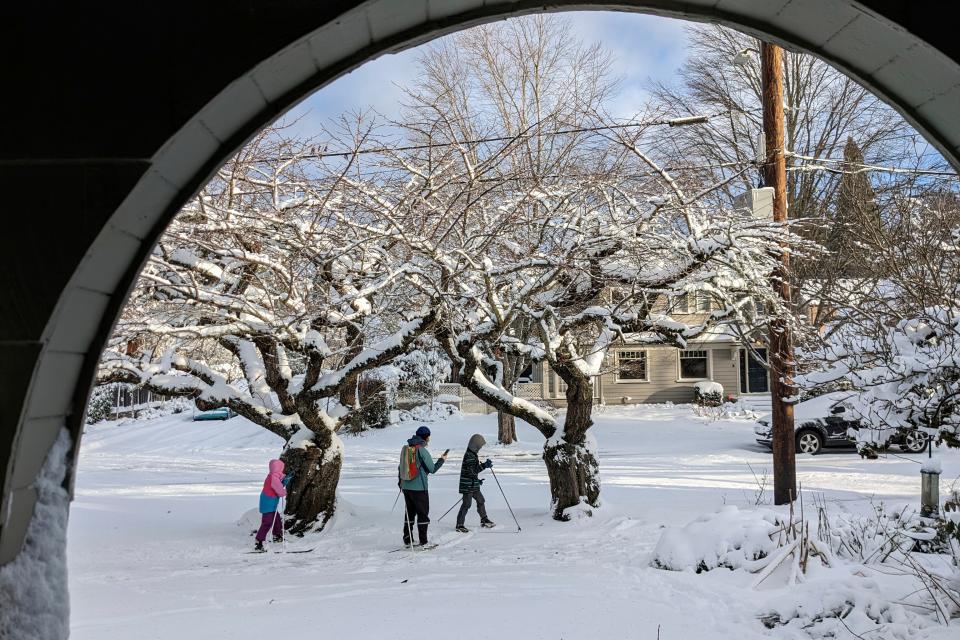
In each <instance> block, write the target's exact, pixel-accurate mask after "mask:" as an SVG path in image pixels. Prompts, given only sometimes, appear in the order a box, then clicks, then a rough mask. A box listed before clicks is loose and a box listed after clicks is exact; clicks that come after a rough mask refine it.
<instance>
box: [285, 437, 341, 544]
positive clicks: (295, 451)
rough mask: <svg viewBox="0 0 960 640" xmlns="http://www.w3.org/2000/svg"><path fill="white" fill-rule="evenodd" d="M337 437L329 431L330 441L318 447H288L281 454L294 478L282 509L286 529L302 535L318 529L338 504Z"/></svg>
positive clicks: (338, 454) (338, 464)
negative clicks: (285, 504)
mask: <svg viewBox="0 0 960 640" xmlns="http://www.w3.org/2000/svg"><path fill="white" fill-rule="evenodd" d="M342 451H343V448H342V446H341V445H340V440H339V438H337V437H336V436H335V435H333V434H331V438H330V443H329V444H328V445H327V447H326V448H323V447H321V446H320V445H319V444H318V443H317V439H316V438H315V439H314V446H308V447H305V448H300V447H290V448H289V449H287V450H286V451H284V452H283V455H282V456H281V457H280V458H281V460H283V463H284V467H285V469H286V471H287V473H291V472H292V473H293V474H294V477H293V480H292V481H291V482H290V486H288V487H287V506H286V509H285V510H284V514H285V515H286V516H287V518H286V525H285V526H286V529H287V530H288V531H289V532H290V533H293V534H296V535H303V534H304V533H306V532H307V531H313V530H316V531H320V530H322V529H323V527H324V526H325V525H326V524H327V521H328V520H330V518H331V517H332V516H333V514H334V512H335V511H336V507H337V484H338V483H339V482H340V468H341V466H342V464H343V458H342V455H341V452H342Z"/></svg>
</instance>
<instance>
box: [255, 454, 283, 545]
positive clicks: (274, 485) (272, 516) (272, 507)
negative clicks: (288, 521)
mask: <svg viewBox="0 0 960 640" xmlns="http://www.w3.org/2000/svg"><path fill="white" fill-rule="evenodd" d="M291 478H293V474H292V473H290V474H287V475H286V476H284V475H283V460H271V461H270V473H268V474H267V477H266V478H265V479H264V480H263V491H261V492H260V529H259V530H257V544H256V546H254V548H253V549H254V551H264V550H265V549H264V548H263V541H264V540H266V539H267V531H269V530H270V528H271V527H273V541H274V542H282V541H283V516H281V515H280V514H279V513H277V507H279V506H280V498H283V497H285V496H286V495H287V485H288V484H289V483H290V479H291Z"/></svg>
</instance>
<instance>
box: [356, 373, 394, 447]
mask: <svg viewBox="0 0 960 640" xmlns="http://www.w3.org/2000/svg"><path fill="white" fill-rule="evenodd" d="M399 380H400V376H399V371H398V370H397V368H396V367H393V366H390V365H387V366H384V367H378V368H376V369H372V370H370V371H365V372H364V373H363V374H362V375H361V376H360V380H359V382H358V383H357V400H358V406H357V407H356V408H355V409H354V410H353V411H352V412H351V415H350V416H348V418H347V424H348V425H349V431H351V432H353V433H359V432H360V431H365V430H366V429H382V428H384V427H386V426H387V425H389V424H390V412H391V411H393V410H394V409H395V408H396V406H397V388H398V385H399Z"/></svg>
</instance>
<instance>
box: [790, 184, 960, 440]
mask: <svg viewBox="0 0 960 640" xmlns="http://www.w3.org/2000/svg"><path fill="white" fill-rule="evenodd" d="M909 208H910V210H911V213H910V214H909V215H908V216H906V218H905V219H904V220H903V221H902V225H900V227H901V228H900V231H896V232H893V231H892V232H891V233H890V238H889V239H888V241H887V242H885V243H883V244H882V245H878V246H875V247H874V248H873V251H874V253H873V262H874V263H875V264H874V268H875V269H877V272H876V273H875V275H874V277H872V278H869V279H867V278H863V279H858V280H855V281H853V282H852V283H851V286H850V287H849V294H848V296H847V298H846V300H845V302H834V305H835V309H834V310H833V314H832V315H833V318H834V320H833V322H832V323H831V325H832V326H830V327H828V329H829V331H828V332H827V333H826V334H825V339H824V341H823V343H822V344H821V345H819V346H818V347H817V348H815V349H812V350H811V351H810V352H809V353H808V354H806V360H807V361H808V363H807V367H808V368H809V369H810V371H809V372H808V373H807V374H806V375H804V376H801V377H800V378H799V379H798V382H799V384H800V385H801V386H803V387H806V388H809V389H817V388H822V387H825V386H826V387H828V388H830V387H833V386H837V385H840V386H843V387H846V388H850V389H853V390H855V391H857V392H859V393H856V394H854V395H852V396H851V397H850V398H849V399H848V400H847V404H848V405H850V408H851V410H852V412H853V413H854V415H856V416H858V417H860V418H862V427H861V429H860V430H859V433H858V439H859V441H860V445H861V449H862V450H868V449H875V448H878V447H882V446H884V445H885V444H886V443H887V442H888V441H889V439H890V436H891V435H892V434H893V433H894V432H895V431H897V430H903V429H914V428H919V429H921V430H923V431H924V432H926V433H927V434H928V435H929V436H930V437H931V438H933V439H935V440H937V441H940V442H945V443H946V444H948V445H950V446H960V439H958V434H960V215H958V211H960V208H958V207H957V206H956V198H955V197H953V196H952V195H949V194H945V195H944V196H943V197H940V198H934V199H929V200H913V201H911V203H910V207H909Z"/></svg>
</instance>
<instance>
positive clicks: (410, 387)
mask: <svg viewBox="0 0 960 640" xmlns="http://www.w3.org/2000/svg"><path fill="white" fill-rule="evenodd" d="M395 366H396V369H397V371H398V373H399V380H400V387H401V391H402V393H403V395H404V396H405V397H408V398H410V399H413V400H419V401H429V402H432V401H434V400H436V398H437V395H438V394H439V393H440V384H441V383H443V381H444V380H446V379H447V376H448V375H449V374H450V360H449V359H447V357H446V355H444V353H443V352H442V351H441V350H440V347H439V345H437V344H436V340H433V339H432V338H428V337H422V338H420V339H419V340H418V341H417V343H416V347H415V348H414V349H413V350H411V351H410V352H409V353H407V354H404V355H402V356H400V357H399V358H398V359H397V361H396V363H395Z"/></svg>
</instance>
